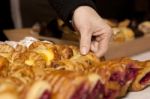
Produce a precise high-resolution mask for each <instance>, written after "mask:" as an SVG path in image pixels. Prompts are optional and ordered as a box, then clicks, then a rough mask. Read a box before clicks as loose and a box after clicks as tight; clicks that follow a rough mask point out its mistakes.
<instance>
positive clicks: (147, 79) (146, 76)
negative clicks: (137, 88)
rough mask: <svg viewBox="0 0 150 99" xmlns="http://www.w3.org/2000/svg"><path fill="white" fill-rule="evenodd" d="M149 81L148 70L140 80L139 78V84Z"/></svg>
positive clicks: (149, 74)
mask: <svg viewBox="0 0 150 99" xmlns="http://www.w3.org/2000/svg"><path fill="white" fill-rule="evenodd" d="M149 81H150V72H149V73H147V74H146V75H145V76H144V77H143V78H142V79H141V80H140V84H146V83H148V82H149Z"/></svg>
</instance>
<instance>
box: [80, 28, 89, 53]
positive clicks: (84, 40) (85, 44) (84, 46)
mask: <svg viewBox="0 0 150 99" xmlns="http://www.w3.org/2000/svg"><path fill="white" fill-rule="evenodd" d="M80 33H81V39H80V52H81V54H82V55H86V54H87V53H88V52H89V50H90V46H91V36H92V34H91V33H88V31H87V30H84V31H81V32H80Z"/></svg>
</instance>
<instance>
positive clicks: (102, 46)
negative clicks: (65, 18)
mask: <svg viewBox="0 0 150 99" xmlns="http://www.w3.org/2000/svg"><path fill="white" fill-rule="evenodd" d="M72 22H73V26H74V28H75V30H76V31H78V32H79V33H80V35H81V38H80V52H81V54H83V55H86V54H87V53H88V52H89V51H90V50H91V51H92V52H94V53H95V55H96V56H98V57H101V56H102V55H103V54H104V53H105V52H106V51H107V49H108V43H109V40H110V38H111V35H112V30H111V28H110V27H109V26H108V25H107V24H106V23H105V22H104V20H103V19H102V18H101V17H100V16H99V15H98V14H97V12H96V11H95V10H94V9H93V8H91V7H89V6H80V7H78V8H77V9H76V10H75V11H74V13H73V17H72Z"/></svg>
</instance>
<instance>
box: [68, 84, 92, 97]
mask: <svg viewBox="0 0 150 99" xmlns="http://www.w3.org/2000/svg"><path fill="white" fill-rule="evenodd" d="M88 92H89V91H88V90H87V88H85V86H84V85H81V86H80V87H79V89H77V90H76V91H75V93H74V94H73V96H72V97H71V98H70V99H87V96H88Z"/></svg>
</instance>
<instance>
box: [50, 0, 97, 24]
mask: <svg viewBox="0 0 150 99" xmlns="http://www.w3.org/2000/svg"><path fill="white" fill-rule="evenodd" d="M49 2H50V4H51V5H52V7H53V8H54V9H55V10H56V12H57V14H58V15H59V17H60V18H62V19H63V20H64V21H65V22H68V20H69V19H70V17H72V16H71V15H72V13H73V12H74V10H75V9H76V8H77V7H79V6H82V5H87V6H91V7H93V8H95V5H94V3H93V2H92V1H91V0H49Z"/></svg>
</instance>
